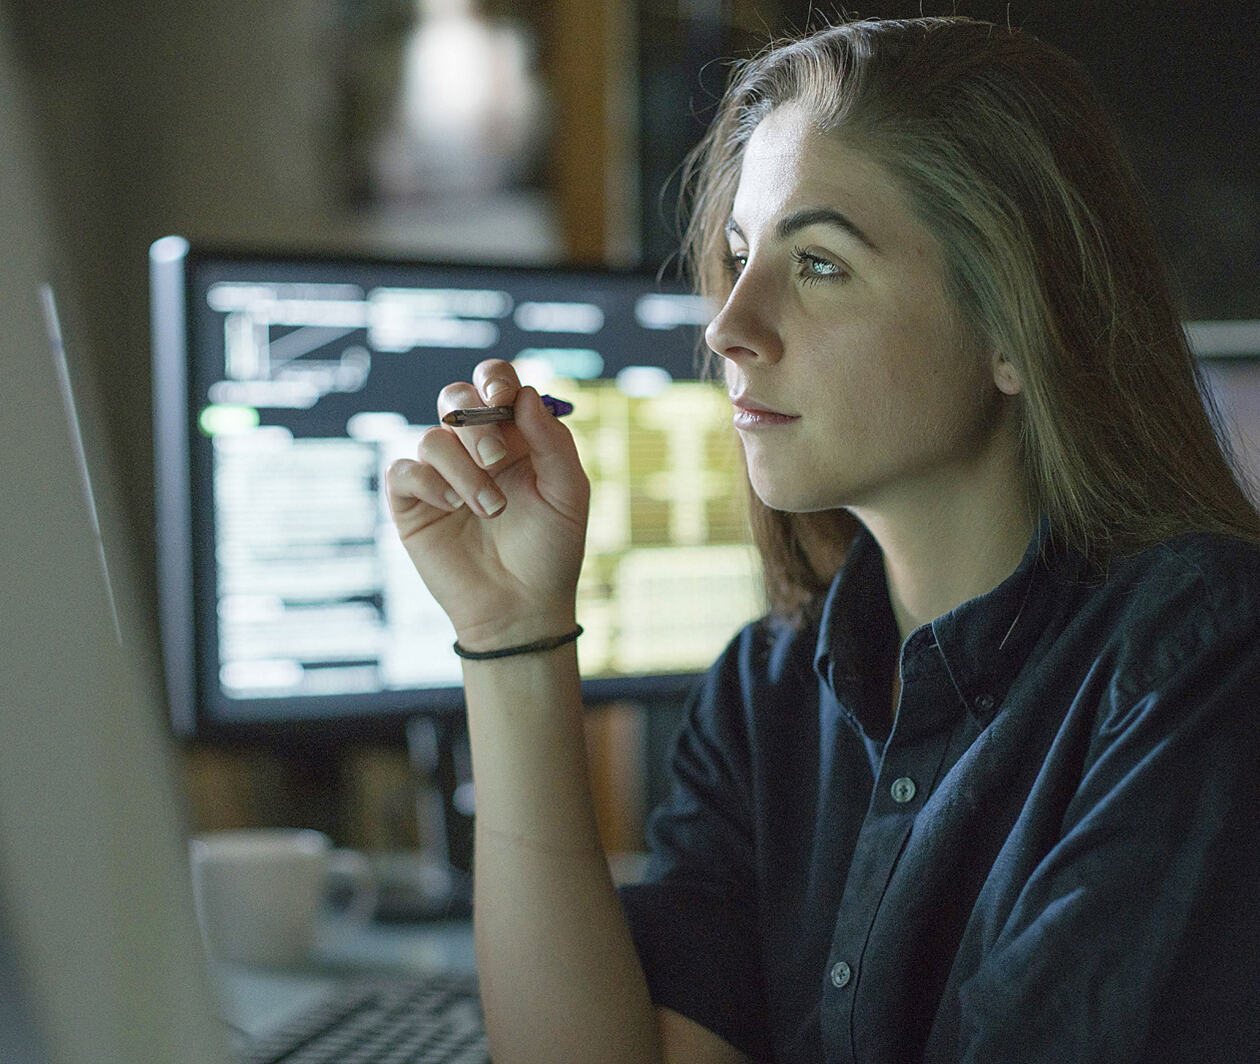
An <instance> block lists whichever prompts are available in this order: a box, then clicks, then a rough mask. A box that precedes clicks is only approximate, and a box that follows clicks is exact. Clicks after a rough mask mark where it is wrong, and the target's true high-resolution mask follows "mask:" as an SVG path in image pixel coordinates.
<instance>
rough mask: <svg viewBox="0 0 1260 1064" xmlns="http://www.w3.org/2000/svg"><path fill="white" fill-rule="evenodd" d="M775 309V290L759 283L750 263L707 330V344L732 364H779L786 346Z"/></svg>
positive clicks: (705, 335) (705, 336)
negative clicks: (749, 362)
mask: <svg viewBox="0 0 1260 1064" xmlns="http://www.w3.org/2000/svg"><path fill="white" fill-rule="evenodd" d="M775 307H776V299H775V294H774V291H773V286H772V285H770V284H768V283H765V282H764V281H762V280H760V279H759V278H758V276H757V275H756V274H755V273H754V272H753V267H752V264H751V263H749V265H748V266H746V267H745V268H744V270H743V272H742V273H741V274H740V275H739V277H738V278H737V279H736V281H735V285H734V287H733V288H732V289H731V291H730V294H729V295H728V296H727V297H726V302H725V303H723V304H722V308H721V309H720V310H719V311H718V312H717V314H716V315H715V316H714V318H713V320H712V321H710V322H709V324H708V327H707V328H706V329H705V330H704V342H705V343H706V344H707V345H708V346H709V349H710V350H711V351H712V352H713V353H714V354H717V355H721V356H722V357H723V358H726V359H730V360H731V361H732V362H747V361H757V362H766V363H775V362H778V361H779V359H781V358H782V357H783V342H782V340H781V338H780V336H779V331H778V328H777V326H776V318H777V313H776V310H775Z"/></svg>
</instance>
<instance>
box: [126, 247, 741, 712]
mask: <svg viewBox="0 0 1260 1064" xmlns="http://www.w3.org/2000/svg"><path fill="white" fill-rule="evenodd" d="M150 268H151V294H152V313H153V337H154V400H155V401H154V406H155V428H156V435H155V449H156V456H155V457H156V476H157V520H158V528H157V538H158V569H159V602H160V617H161V624H162V633H163V647H164V655H165V660H166V666H167V679H168V685H169V688H170V692H169V694H170V699H171V703H172V708H173V715H174V720H175V724H176V727H177V729H178V730H179V731H181V732H183V733H186V734H199V735H206V734H209V733H211V732H213V731H216V730H226V731H231V730H233V729H243V728H248V727H251V726H265V725H268V724H272V725H283V724H289V723H292V722H295V721H322V722H328V721H332V720H337V721H342V722H345V721H347V720H358V721H367V720H368V719H370V718H394V717H401V716H407V715H411V714H415V713H417V712H434V711H442V710H454V711H458V710H460V709H462V701H461V689H460V666H459V661H458V659H457V658H456V656H455V654H454V652H453V651H452V649H451V644H452V642H453V641H454V638H455V635H454V632H453V630H452V628H451V626H450V623H449V622H448V621H447V619H446V617H445V615H444V614H443V612H442V610H441V609H440V608H439V607H438V605H437V603H436V602H435V601H434V600H433V598H432V597H431V596H430V595H429V593H428V592H427V590H426V589H425V587H424V585H423V583H422V582H421V581H420V579H419V577H418V576H417V575H416V573H415V570H414V569H413V567H412V565H411V563H410V560H409V559H408V558H407V556H406V554H405V552H404V551H403V549H402V547H401V545H400V543H399V541H398V538H397V535H396V533H395V531H394V528H393V525H392V523H391V521H390V519H389V516H388V512H387V508H386V503H385V501H384V498H383V492H382V491H381V479H382V472H383V470H384V468H385V467H386V466H387V465H388V464H389V463H390V462H391V461H393V460H394V459H395V458H398V457H402V456H413V455H414V453H415V448H416V444H417V442H418V439H419V436H420V434H421V433H422V432H423V431H424V430H425V429H426V428H427V427H429V426H431V425H432V424H434V422H435V420H436V399H437V394H438V391H439V390H440V389H441V388H442V387H443V386H444V385H445V384H447V383H449V382H450V381H453V380H459V379H469V377H470V374H471V372H472V369H473V367H474V366H475V365H476V364H477V362H479V361H481V360H482V359H485V358H490V357H499V358H504V359H507V360H509V361H511V362H512V363H513V365H514V366H515V367H516V369H517V371H518V373H519V374H520V376H521V379H522V380H523V381H524V382H525V383H528V384H533V385H536V386H537V387H538V388H539V390H541V391H543V392H549V393H552V394H554V395H557V396H560V397H562V398H564V399H567V400H569V401H571V402H572V403H573V404H574V410H573V413H572V414H570V415H569V416H568V417H566V419H565V424H566V425H567V426H568V427H569V428H570V429H571V431H572V432H573V434H574V437H575V438H576V441H577V446H578V449H579V452H580V454H581V457H582V461H583V464H584V466H585V468H586V470H587V473H588V474H589V476H590V478H591V483H592V498H591V522H590V530H589V533H588V552H587V557H586V561H585V564H584V568H583V570H582V574H581V579H580V584H579V588H578V596H579V602H578V616H579V620H580V622H581V623H582V625H583V626H584V627H585V634H584V635H583V637H582V639H581V641H580V646H579V659H580V662H581V666H582V671H583V675H584V677H585V679H584V684H585V689H584V693H585V696H586V698H587V700H588V702H591V701H604V700H614V699H619V700H621V699H628V700H640V699H649V698H655V697H675V696H677V694H679V693H680V692H681V691H682V690H683V689H684V688H685V687H686V686H687V684H688V683H689V682H690V680H691V678H692V677H693V676H694V674H695V673H696V672H697V671H699V670H701V669H703V668H704V667H706V666H707V665H708V664H709V663H710V662H711V661H712V660H713V658H714V657H715V656H716V655H717V654H718V653H719V652H720V650H721V649H722V647H723V646H724V645H725V644H726V642H727V641H728V640H729V639H730V638H731V637H732V635H733V634H734V633H735V631H736V629H737V628H738V627H739V626H740V625H741V624H742V623H743V622H745V621H746V620H748V619H750V618H752V617H753V616H755V615H757V614H758V613H760V612H761V611H762V596H761V591H760V585H759V578H758V575H757V573H758V568H757V565H756V562H755V557H754V554H753V552H752V549H751V547H750V546H749V545H748V537H747V530H746V518H745V502H744V499H745V494H744V484H743V481H744V477H743V473H742V471H741V467H740V463H739V459H738V450H737V448H738V444H737V441H736V439H735V436H734V432H733V429H732V427H731V424H730V406H729V402H728V401H727V398H726V395H725V392H724V391H723V389H722V388H721V386H720V384H718V383H715V382H713V381H705V380H701V379H700V377H699V375H698V373H697V365H698V362H697V357H698V356H697V351H698V340H699V337H700V329H701V327H702V326H703V325H704V323H705V322H706V321H707V314H706V307H705V304H704V303H703V302H702V301H701V300H699V299H698V298H697V297H694V296H692V295H689V294H687V293H686V292H685V291H683V290H682V289H681V288H680V287H677V286H671V285H670V284H668V283H666V282H661V281H658V280H657V279H656V278H654V277H653V276H651V275H648V274H642V273H632V272H615V271H610V270H597V269H559V268H544V267H519V266H512V267H505V266H485V265H481V266H476V265H463V264H461V265H441V264H421V263H414V262H400V261H382V260H368V259H360V258H349V257H345V258H332V257H321V256H310V255H287V254H277V253H274V252H266V253H251V252H240V251H237V252H230V251H224V250H220V249H208V248H199V247H196V246H191V245H190V244H189V242H188V241H186V240H184V239H183V238H181V237H167V238H163V239H162V240H159V241H157V242H156V243H155V244H154V245H153V247H152V249H151V254H150Z"/></svg>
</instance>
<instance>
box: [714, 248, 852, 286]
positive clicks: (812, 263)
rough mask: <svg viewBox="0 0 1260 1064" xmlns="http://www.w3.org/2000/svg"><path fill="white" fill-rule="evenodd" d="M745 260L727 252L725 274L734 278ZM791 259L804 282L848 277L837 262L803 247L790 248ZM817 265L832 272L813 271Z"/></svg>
mask: <svg viewBox="0 0 1260 1064" xmlns="http://www.w3.org/2000/svg"><path fill="white" fill-rule="evenodd" d="M746 261H747V260H746V258H745V256H743V255H737V254H735V253H734V252H728V253H727V254H726V255H725V256H724V257H723V260H722V265H723V268H724V269H725V271H726V274H727V276H728V277H729V278H730V279H731V280H734V279H735V278H737V277H738V276H739V275H740V272H741V271H742V270H743V268H744V266H745V264H746ZM792 261H793V262H794V263H796V265H797V269H798V273H797V276H798V277H799V278H800V279H801V281H803V282H804V283H805V284H826V283H827V282H828V281H846V280H848V278H849V272H848V271H847V270H845V269H844V268H843V267H842V266H840V265H839V264H838V263H835V262H832V261H831V260H830V259H824V258H823V257H822V256H820V255H811V254H810V253H809V252H808V251H806V250H805V249H804V248H799V247H794V248H793V249H792ZM818 266H825V267H828V268H829V269H830V270H832V271H833V272H831V273H814V272H813V269H814V268H816V267H818Z"/></svg>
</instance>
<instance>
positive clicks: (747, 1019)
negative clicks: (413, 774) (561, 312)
mask: <svg viewBox="0 0 1260 1064" xmlns="http://www.w3.org/2000/svg"><path fill="white" fill-rule="evenodd" d="M693 163H694V166H693V169H692V175H693V177H694V190H695V193H694V202H693V213H692V223H691V228H690V231H689V234H688V251H689V255H690V261H691V262H692V263H693V265H694V268H695V272H696V274H697V278H698V282H699V285H700V287H701V289H702V290H703V291H705V292H707V293H708V294H710V295H712V296H714V297H715V298H716V299H718V300H719V301H720V303H721V310H720V311H719V312H718V314H717V316H716V317H715V318H714V320H713V322H712V323H711V324H710V326H709V328H708V330H707V333H706V339H707V342H708V344H709V347H710V348H711V349H712V350H713V351H714V352H715V353H716V355H717V356H720V360H721V362H722V365H723V368H724V373H725V377H726V382H727V385H728V388H729V390H730V392H731V397H732V402H733V406H734V422H735V426H736V428H737V430H738V432H739V435H740V438H741V441H742V443H743V448H744V454H745V458H746V461H747V467H748V478H749V482H750V484H751V486H752V489H753V492H754V494H755V497H756V498H755V500H754V531H755V534H756V537H757V540H758V543H759V545H760V546H761V550H762V554H763V557H764V559H765V564H766V574H767V586H768V588H769V589H770V594H771V600H772V601H771V606H772V609H771V612H770V614H769V615H768V616H767V618H766V619H764V620H763V621H762V622H760V623H758V624H754V625H751V626H750V627H749V628H747V629H746V630H745V631H743V632H741V633H740V634H739V635H738V636H737V638H736V639H735V640H734V642H733V643H732V644H731V646H730V647H729V649H728V651H727V652H726V654H725V655H724V656H723V657H722V659H720V660H719V661H718V662H717V663H716V664H715V665H714V667H713V669H712V670H711V671H710V672H709V674H708V675H707V676H706V677H705V679H704V681H703V683H702V684H701V685H700V688H699V689H698V691H697V693H696V696H695V698H694V700H693V703H692V705H691V707H690V714H689V719H688V722H687V725H686V727H685V729H684V730H683V733H682V735H681V737H680V739H679V743H678V747H677V751H676V754H675V758H674V763H673V771H674V790H673V793H672V796H671V797H670V799H669V800H668V801H667V802H666V804H665V805H664V807H663V808H662V809H660V810H658V811H657V813H656V814H655V817H654V820H653V824H652V832H651V835H652V838H651V841H652V848H653V861H652V866H651V870H650V873H649V875H648V877H647V880H646V881H645V882H644V883H643V884H640V885H637V886H635V887H632V888H627V889H626V890H624V891H623V893H622V894H621V895H620V896H619V895H618V894H617V893H616V892H615V891H614V889H613V887H612V886H611V884H610V882H609V878H608V873H607V871H606V869H605V866H604V862H603V860H602V858H601V854H600V850H599V843H598V837H597V834H596V830H595V827H594V818H593V815H592V810H591V802H590V799H589V797H588V795H587V791H586V781H585V768H584V762H583V753H582V742H583V740H582V731H581V724H580V717H581V704H580V698H579V689H578V674H577V664H576V655H575V652H574V645H573V640H574V639H575V638H576V633H577V631H578V629H577V627H576V624H577V618H576V616H575V609H574V587H575V584H576V580H577V573H578V567H579V564H580V561H581V557H582V543H583V532H584V528H585V521H586V509H587V488H586V481H585V478H584V477H583V475H582V472H581V470H580V468H579V465H578V460H577V456H576V453H575V451H574V448H573V444H572V440H571V438H570V437H569V435H568V433H567V431H566V430H565V428H564V427H563V426H562V424H561V423H560V422H558V421H556V420H555V419H553V418H551V417H549V416H547V414H546V413H545V411H544V409H543V407H542V406H541V405H540V402H539V399H538V396H537V394H536V393H535V392H534V391H533V390H532V389H530V388H519V386H518V382H517V380H516V378H515V376H514V374H513V373H512V370H511V368H510V367H509V366H508V365H506V364H505V363H502V362H489V363H484V364H482V365H481V366H480V367H479V368H478V370H477V373H476V374H475V379H474V380H473V381H472V382H468V383H459V384H453V385H451V386H450V387H448V388H447V389H446V390H445V391H444V392H443V394H442V396H441V399H440V402H439V408H440V409H441V410H443V411H445V410H446V409H449V408H451V407H454V406H469V405H477V404H480V403H491V404H496V403H504V402H514V403H515V405H516V414H517V418H516V422H515V425H514V426H511V427H509V428H506V429H496V430H492V431H489V432H487V431H480V432H478V431H473V430H461V431H459V432H455V431H450V430H446V429H435V430H433V431H432V432H430V433H429V434H428V435H427V436H426V437H425V438H424V441H423V443H422V445H421V448H420V454H419V460H418V461H417V462H404V463H399V464H398V465H396V466H394V467H393V468H392V469H391V471H390V475H389V478H388V481H389V492H390V499H391V504H392V508H393V513H394V515H395V519H396V522H397V525H398V528H399V532H400V534H401V536H402V538H403V541H404V543H405V544H406V546H407V548H408V550H409V551H410V553H411V556H412V558H413V559H414V561H415V563H416V566H417V568H418V569H419V570H420V572H421V575H422V576H423V577H424V578H425V580H426V582H427V583H428V585H429V587H430V588H431V589H432V590H433V592H434V594H435V595H436V596H437V597H438V599H439V601H440V602H441V603H442V604H443V606H444V607H445V608H446V609H447V611H448V612H449V614H450V617H451V619H452V621H453V622H454V624H455V629H456V631H457V633H458V636H459V649H460V650H461V652H464V653H473V654H476V653H477V652H489V653H492V654H494V655H495V656H493V657H489V658H483V657H481V655H478V656H477V657H476V658H474V659H472V660H469V661H467V662H466V667H465V672H464V678H465V687H466V691H467V701H468V709H469V720H470V728H471V736H472V743H473V752H474V771H475V773H476V777H477V798H478V818H477V854H476V861H477V877H476V880H477V886H476V889H477V937H478V951H479V952H478V957H479V969H480V972H481V979H482V989H483V995H484V998H485V1006H486V1014H487V1023H488V1026H489V1029H490V1034H491V1039H492V1045H493V1048H494V1054H495V1059H496V1060H497V1061H500V1062H509V1061H516V1060H540V1061H541V1060H547V1061H557V1060H563V1061H580V1060H592V1061H596V1060H597V1061H620V1060H649V1061H652V1060H671V1061H688V1062H727V1061H745V1060H749V1059H757V1060H760V1059H766V1060H771V1059H772V1060H782V1061H812V1060H828V1061H851V1060H852V1061H887V1062H905V1061H911V1060H921V1059H922V1060H931V1061H958V1060H968V1061H1021V1062H1027V1061H1043V1060H1045V1061H1049V1060H1056V1061H1061V1060H1073V1061H1079V1060H1099V1061H1130V1060H1132V1061H1138V1060H1157V1059H1158V1060H1168V1059H1186V1060H1191V1059H1192V1060H1197V1061H1203V1060H1250V1059H1260V1008H1257V1005H1260V1001H1258V1000H1257V995H1258V991H1257V987H1258V986H1260V916H1258V915H1257V908H1258V906H1257V904H1256V898H1255V888H1254V884H1255V882H1256V881H1257V879H1258V878H1260V789H1258V787H1257V782H1256V777H1257V772H1256V770H1255V765H1256V761H1257V755H1258V754H1260V725H1258V722H1257V715H1256V711H1255V710H1256V707H1255V702H1256V700H1257V698H1258V697H1260V637H1258V634H1260V633H1258V629H1260V552H1258V551H1257V549H1256V545H1257V543H1260V518H1257V515H1256V512H1255V510H1254V509H1253V508H1252V506H1251V505H1250V504H1249V503H1248V501H1247V499H1246V496H1245V495H1244V493H1243V491H1242V490H1241V489H1240V488H1239V486H1238V484H1237V483H1236V481H1235V479H1234V476H1233V475H1232V473H1231V470H1230V465H1229V463H1228V461H1227V460H1226V458H1225V457H1224V456H1223V455H1222V453H1221V450H1220V448H1219V446H1218V443H1217V439H1216V435H1215V433H1214V431H1213V420H1212V418H1211V417H1210V416H1209V414H1208V413H1207V412H1206V411H1205V407H1204V403H1203V401H1202V400H1201V398H1200V393H1199V388H1198V380H1197V376H1196V370H1195V366H1194V361H1193V358H1192V357H1191V355H1190V353H1189V352H1188V350H1187V348H1186V343H1185V339H1184V336H1183V334H1182V331H1181V328H1180V324H1179V321H1178V317H1177V314H1176V313H1175V310H1174V307H1173V305H1172V302H1171V300H1170V297H1169V295H1168V292H1167V287H1166V285H1165V283H1164V281H1163V279H1162V277H1161V273H1160V268H1159V264H1158V261H1157V257H1156V253H1155V250H1154V241H1153V238H1152V236H1151V233H1150V231H1149V229H1148V227H1147V225H1146V224H1145V222H1144V221H1143V220H1142V218H1141V216H1140V212H1139V210H1138V207H1137V204H1138V194H1137V192H1136V191H1135V187H1134V183H1133V180H1132V178H1131V176H1130V174H1129V171H1128V170H1127V168H1126V166H1125V165H1124V163H1123V162H1122V161H1121V159H1120V157H1119V154H1118V152H1117V150H1116V147H1115V144H1114V140H1113V137H1112V135H1111V133H1110V132H1109V131H1108V129H1107V127H1106V123H1105V121H1104V118H1103V116H1102V114H1101V112H1100V110H1099V108H1098V105H1097V104H1096V102H1095V101H1094V99H1093V97H1092V96H1091V95H1090V93H1089V92H1088V90H1087V89H1086V87H1085V84H1084V79H1083V77H1082V75H1081V74H1080V72H1079V71H1078V70H1077V69H1076V67H1075V66H1074V65H1073V64H1072V63H1071V62H1070V61H1068V60H1067V59H1066V58H1065V57H1064V56H1062V55H1060V54H1059V53H1057V52H1055V51H1054V50H1052V49H1050V48H1048V47H1046V46H1044V45H1042V44H1040V43H1038V42H1037V41H1035V40H1033V39H1030V38H1028V37H1027V36H1025V35H1023V34H1021V33H1018V32H1015V31H1011V30H1007V29H1001V28H997V27H993V26H989V25H985V24H981V23H976V22H971V21H967V20H963V19H919V20H910V21H905V22H854V23H850V24H846V25H841V26H837V27H834V28H831V29H828V30H825V31H822V32H820V33H817V34H814V35H812V36H810V37H807V38H805V39H803V40H800V41H797V42H792V43H788V44H785V45H782V46H780V47H778V48H775V49H772V50H770V51H768V52H767V53H766V54H764V55H762V56H760V57H758V58H756V59H754V60H752V61H750V62H748V63H746V64H744V65H743V66H742V67H740V68H739V69H738V70H737V72H736V76H735V78H734V80H733V82H732V85H731V87H730V89H729V90H728V92H727V95H726V97H725V99H724V101H723V104H722V107H721V110H720V112H719V115H718V117H717V120H716V122H715V124H714V126H713V128H712V130H711V131H710V133H709V135H708V137H707V138H706V140H705V142H704V143H703V144H702V145H701V146H700V148H699V149H698V152H697V154H696V155H695V157H694V159H693ZM491 518H493V519H491Z"/></svg>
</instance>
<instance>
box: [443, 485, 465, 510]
mask: <svg viewBox="0 0 1260 1064" xmlns="http://www.w3.org/2000/svg"><path fill="white" fill-rule="evenodd" d="M446 505H447V506H449V507H450V508H451V509H452V510H458V509H459V508H460V507H461V506H463V505H464V499H463V496H461V495H460V493H459V492H457V491H456V490H455V489H454V488H451V489H450V490H448V491H447V493H446Z"/></svg>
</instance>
